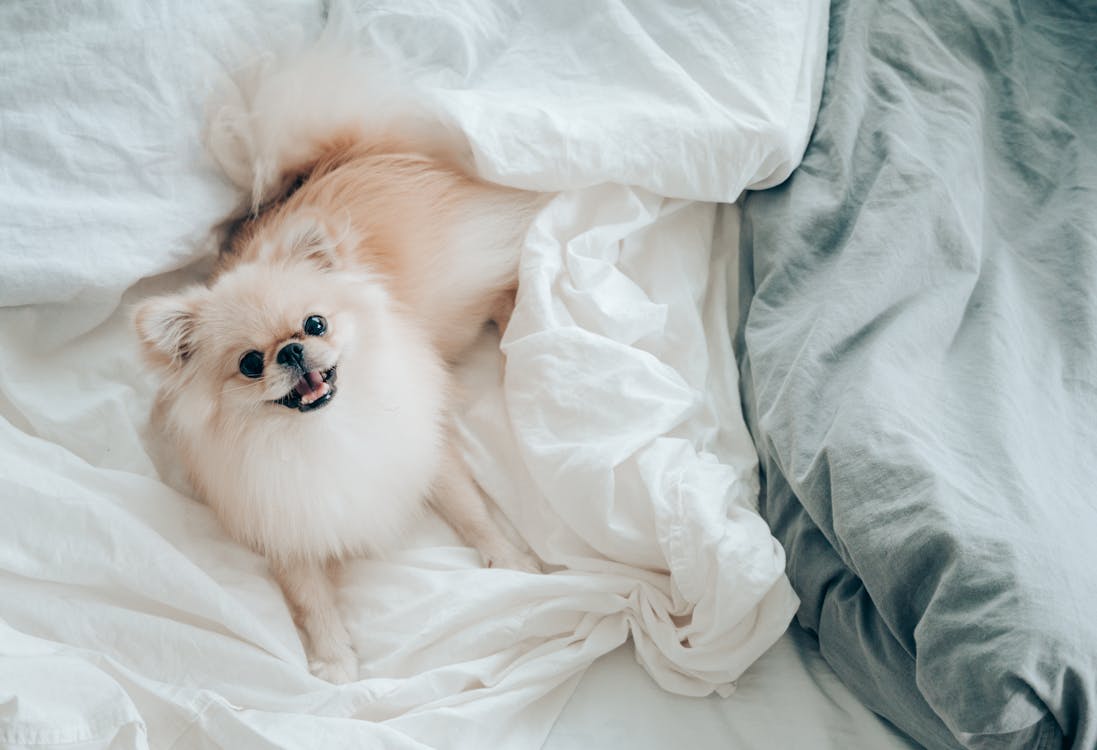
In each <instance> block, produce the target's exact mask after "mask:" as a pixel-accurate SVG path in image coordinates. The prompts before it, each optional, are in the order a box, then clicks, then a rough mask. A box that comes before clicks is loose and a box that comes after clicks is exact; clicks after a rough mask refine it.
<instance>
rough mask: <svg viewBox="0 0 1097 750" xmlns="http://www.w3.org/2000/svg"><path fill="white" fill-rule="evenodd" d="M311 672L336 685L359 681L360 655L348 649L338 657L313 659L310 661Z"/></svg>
mask: <svg viewBox="0 0 1097 750" xmlns="http://www.w3.org/2000/svg"><path fill="white" fill-rule="evenodd" d="M309 671H310V672H312V673H313V674H314V675H316V676H317V677H319V678H320V679H321V680H327V681H328V682H330V683H332V684H334V685H345V684H346V683H348V682H355V681H357V679H358V655H357V654H355V653H354V651H353V650H352V649H350V648H348V649H347V650H346V652H344V653H341V654H339V655H337V656H332V657H329V658H326V659H320V658H313V659H310V660H309Z"/></svg>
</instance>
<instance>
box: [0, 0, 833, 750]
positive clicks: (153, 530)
mask: <svg viewBox="0 0 1097 750" xmlns="http://www.w3.org/2000/svg"><path fill="white" fill-rule="evenodd" d="M354 12H355V18H356V19H358V22H359V23H360V24H361V29H362V31H361V39H362V43H363V44H364V45H366V46H368V47H369V48H370V49H372V50H374V51H375V52H377V53H378V54H381V55H382V56H384V57H386V58H388V59H390V60H392V61H394V62H395V63H397V64H398V65H399V66H400V67H403V68H405V69H409V70H410V71H411V72H412V73H413V74H415V76H416V78H417V79H418V80H419V82H420V83H421V84H422V85H423V86H424V87H425V88H427V89H428V91H429V93H430V94H431V95H432V97H433V99H434V101H435V102H436V103H437V104H438V106H440V107H441V108H443V109H444V110H445V112H446V114H447V115H448V116H449V118H450V119H452V120H453V121H454V122H456V123H458V124H459V125H460V126H461V128H462V129H463V130H464V131H465V132H466V133H467V135H468V136H469V140H470V143H471V144H472V147H473V152H474V155H475V158H476V163H477V166H478V168H479V169H480V170H481V171H482V172H483V174H484V175H486V176H487V177H489V178H491V179H496V180H499V181H503V182H506V183H509V184H512V185H520V186H523V187H533V188H538V189H551V190H553V191H562V192H561V194H560V195H558V196H557V197H556V198H555V199H554V200H553V201H552V202H551V203H550V204H549V205H548V207H547V208H546V209H545V210H544V212H543V213H542V215H541V216H540V217H539V218H538V220H537V222H536V224H535V226H534V227H533V229H532V231H531V233H530V236H529V238H528V242H527V247H526V249H525V254H524V257H523V260H522V269H521V285H522V286H521V293H520V297H519V302H518V307H517V309H516V311H515V315H514V318H513V321H512V323H511V327H510V329H509V330H508V332H507V336H506V338H505V340H504V342H503V348H504V350H505V351H506V355H507V365H506V370H505V377H503V378H502V380H501V381H500V377H499V360H498V354H497V352H496V348H497V342H495V341H491V340H488V339H485V340H484V341H483V342H482V344H481V346H480V347H479V348H478V349H477V350H476V351H475V352H473V354H472V356H471V357H470V360H469V362H468V364H467V366H466V367H465V368H464V370H463V371H462V377H463V379H464V381H465V384H466V388H465V391H466V395H467V401H466V403H465V405H464V406H463V408H462V411H461V418H460V426H461V434H462V438H463V440H464V443H463V444H464V448H465V454H466V457H467V458H468V460H469V462H470V464H471V465H472V467H473V469H474V471H475V473H476V475H477V478H478V479H479V480H480V482H481V483H482V484H483V486H484V487H485V489H486V490H487V492H488V493H489V494H490V495H491V496H492V497H493V498H494V499H495V501H496V502H497V503H498V505H499V506H500V508H501V510H502V512H503V513H504V514H505V515H506V516H507V517H508V518H509V519H510V521H511V523H512V524H513V525H514V526H515V527H516V529H517V530H518V531H519V532H520V534H521V535H522V537H523V538H524V539H525V540H526V541H528V542H529V544H530V545H531V546H532V547H533V548H534V549H535V550H536V552H537V553H538V554H539V555H540V556H541V557H542V558H543V559H545V560H546V561H547V562H548V563H550V564H551V565H552V566H553V570H554V572H552V573H550V574H546V575H542V576H532V575H527V574H522V573H517V572H512V571H506V570H487V569H483V568H481V567H479V564H478V560H477V556H476V554H475V553H474V552H473V551H471V550H469V549H466V548H463V547H461V546H459V544H458V543H457V541H456V538H455V536H454V535H453V533H452V532H451V531H450V530H449V529H448V528H447V527H445V526H444V524H442V523H441V522H440V521H438V520H436V519H430V520H428V521H427V522H425V523H424V525H423V528H421V529H420V530H419V532H418V533H417V535H416V537H415V539H414V540H413V544H412V547H411V548H410V549H408V550H407V551H405V552H402V553H400V554H398V555H394V556H393V557H391V558H390V559H387V560H385V561H369V560H363V561H357V562H355V563H354V564H352V565H351V566H350V567H349V569H348V570H347V572H346V576H345V579H344V581H343V583H342V586H341V588H340V592H341V605H342V609H343V613H344V616H345V618H346V619H347V622H348V624H349V627H350V630H351V632H352V635H353V637H354V639H355V645H356V648H357V649H358V652H359V654H360V655H361V660H362V667H363V674H362V677H363V679H362V680H361V681H359V682H358V683H355V684H352V685H348V686H339V687H336V686H332V685H329V684H327V683H325V682H322V681H320V680H318V679H316V678H314V677H312V676H311V675H310V674H309V673H308V670H307V666H306V662H305V657H304V653H303V650H302V647H301V643H300V639H299V637H298V634H297V632H296V630H295V629H294V627H293V624H292V621H291V619H290V615H289V613H288V611H287V609H286V605H285V603H284V601H283V599H282V596H281V594H280V592H279V590H278V588H277V586H276V585H275V583H274V582H273V580H272V579H271V577H270V576H269V574H268V573H267V571H266V567H265V565H264V562H263V560H262V559H261V558H259V557H257V556H256V555H254V554H252V553H250V552H249V551H248V550H246V549H244V548H242V547H241V546H239V545H237V544H235V543H233V542H232V541H231V540H230V539H229V538H228V537H227V536H226V534H225V533H224V532H223V530H222V529H221V528H220V527H219V526H218V524H217V522H216V520H215V519H214V518H213V516H212V515H211V513H210V512H209V510H208V509H207V508H205V507H204V506H202V505H201V504H199V503H196V502H194V501H193V500H191V499H190V498H188V497H186V496H185V495H183V494H180V493H179V492H177V491H176V490H175V489H173V486H174V483H173V482H172V481H171V478H170V476H169V475H168V473H162V472H161V471H159V470H158V468H157V467H158V466H160V467H161V469H163V464H162V463H161V464H158V463H156V462H154V460H153V458H152V451H151V446H152V445H153V442H152V441H150V439H149V437H150V436H149V435H147V434H146V433H147V420H148V410H149V406H150V403H151V398H152V392H153V387H154V386H153V383H152V382H151V381H150V380H149V378H148V377H147V375H146V374H145V373H143V372H142V371H141V368H140V366H139V364H138V359H137V356H136V351H135V346H134V343H133V341H132V336H131V334H130V332H129V328H128V324H127V311H128V307H129V306H130V305H132V304H133V303H134V302H136V301H137V300H139V299H141V298H142V297H143V296H145V295H148V294H150V293H153V292H156V291H163V290H167V289H173V288H176V287H178V286H180V285H181V284H183V283H185V282H186V281H188V280H192V279H196V278H200V276H201V274H202V273H203V263H204V262H205V261H208V258H209V253H210V245H209V242H208V237H209V230H210V228H211V226H212V225H213V224H214V223H215V222H217V221H218V220H219V219H220V218H221V217H222V216H223V215H224V214H225V213H226V212H227V211H228V209H229V208H231V207H232V206H233V205H234V203H235V202H236V200H237V199H238V196H237V195H236V194H235V193H233V191H232V190H231V189H230V187H229V186H228V185H227V184H226V182H225V181H224V180H223V178H221V176H220V175H218V173H217V171H216V170H215V169H214V167H213V166H212V164H211V163H210V162H209V160H208V159H207V158H206V157H205V156H204V155H203V153H202V151H201V145H200V136H201V125H202V118H203V106H204V102H205V100H206V97H207V95H208V93H209V91H210V87H211V86H212V85H213V84H214V83H215V82H216V81H217V80H218V79H219V77H221V76H223V75H224V74H225V73H226V72H228V71H229V70H231V69H232V67H233V66H234V65H236V64H238V63H240V62H241V61H242V60H243V59H245V56H246V54H247V53H248V52H249V51H254V50H256V49H264V48H269V47H271V46H277V45H278V43H279V41H280V40H282V39H283V38H284V37H285V36H288V35H290V34H291V33H292V34H303V35H304V36H306V37H307V36H309V35H314V34H315V33H317V32H318V31H319V29H320V28H321V25H322V20H321V9H320V7H319V4H318V3H314V2H272V3H264V4H261V5H260V4H254V3H250V2H244V0H229V1H228V2H224V1H219V2H217V3H213V2H209V3H207V2H194V3H186V4H182V3H172V2H167V0H163V1H161V2H133V3H126V2H122V1H121V0H113V1H108V2H96V3H92V2H87V3H80V2H74V3H65V4H59V5H56V4H51V3H18V4H6V5H3V6H0V129H2V130H0V132H2V138H0V148H2V157H3V162H2V163H3V167H2V169H0V305H2V309H0V352H2V354H0V417H2V419H0V618H2V623H0V746H4V747H38V748H41V747H61V746H72V745H73V743H82V744H79V747H81V748H144V747H157V748H159V747H171V746H173V745H174V746H176V747H180V748H183V747H185V748H192V747H193V748H202V747H233V748H266V747H272V748H273V747H347V746H381V747H392V748H421V747H447V748H462V747H467V748H483V747H535V746H538V745H539V744H540V743H541V741H542V740H543V739H544V737H545V735H546V734H547V732H548V730H549V728H550V727H551V725H552V722H553V720H554V719H555V717H556V716H557V715H558V713H559V711H560V709H561V707H562V706H563V704H564V703H565V702H566V701H567V699H568V697H569V695H570V693H571V691H572V689H573V688H574V685H575V682H576V679H577V678H578V676H579V675H581V674H582V672H583V670H584V669H585V668H586V667H587V666H588V665H589V664H590V663H591V662H592V661H593V660H594V659H596V658H597V657H598V656H600V655H602V654H605V653H607V652H609V651H612V650H613V649H615V648H616V647H617V646H619V645H620V644H621V643H623V642H624V641H625V640H626V639H627V638H628V637H629V635H631V636H632V638H633V640H634V642H635V647H636V656H637V659H638V660H639V661H640V662H641V663H642V664H643V666H644V667H645V669H646V670H647V671H648V673H649V674H651V675H652V677H653V678H654V679H655V680H656V681H657V682H658V683H659V684H660V685H661V686H663V687H664V688H666V689H668V690H671V691H674V692H678V693H683V694H687V695H704V694H706V693H709V692H712V691H714V690H715V691H719V692H721V693H727V692H728V691H729V690H730V689H731V687H732V684H733V682H734V681H735V680H736V679H737V678H738V676H739V675H740V674H741V673H742V672H743V671H744V670H745V669H746V668H747V667H748V666H749V665H750V664H751V663H752V662H753V661H754V660H755V659H756V658H757V657H758V656H759V655H760V654H761V653H762V652H763V651H764V650H765V649H766V648H767V647H768V646H769V645H770V644H772V643H773V642H774V641H775V640H776V639H777V638H778V636H779V635H780V634H781V632H782V631H783V630H784V627H785V625H786V624H787V622H788V620H789V618H790V617H791V615H792V612H793V610H794V608H795V598H794V596H793V594H792V592H791V590H790V588H789V586H788V583H787V581H786V580H785V578H784V576H783V572H782V571H783V563H784V558H783V555H782V553H781V550H780V549H779V547H778V546H777V545H776V543H775V542H774V541H773V539H772V538H771V536H770V535H769V533H768V530H767V529H766V527H765V525H764V523H762V521H761V520H760V519H759V517H758V516H757V514H756V513H755V512H754V505H753V503H754V495H755V492H756V490H757V488H756V483H755V479H754V471H755V468H754V467H755V457H754V452H753V449H752V447H751V445H750V441H749V436H748V435H747V432H746V429H745V427H744V425H743V422H742V419H741V416H740V414H739V405H738V389H737V384H736V371H735V366H734V360H733V357H732V353H731V348H730V335H729V330H728V325H729V323H728V317H727V315H728V310H729V309H734V308H735V305H734V299H733V297H732V296H731V295H733V294H734V289H735V286H734V280H733V277H734V272H735V268H736V262H737V261H736V257H735V248H736V240H735V238H736V236H737V233H738V224H737V222H738V213H737V209H736V208H735V207H724V208H721V209H717V208H716V207H715V206H714V205H712V203H710V202H712V201H732V200H734V199H736V197H737V196H738V195H739V194H740V192H741V191H742V190H743V189H745V188H747V187H748V186H765V185H769V184H774V183H776V182H779V181H780V180H782V179H784V177H786V176H787V175H788V173H789V172H790V171H791V170H792V169H793V168H794V167H795V165H796V163H797V162H798V160H799V158H800V154H801V152H802V150H803V148H804V145H805V143H806V140H807V137H808V134H809V132H810V128H811V124H812V118H813V116H814V109H815V105H816V103H817V99H818V93H819V87H820V85H821V72H822V64H823V55H824V51H825V19H826V7H825V5H824V4H821V3H813V2H806V1H802V2H795V3H786V4H782V5H781V7H780V8H770V7H768V6H767V5H764V4H757V5H756V6H748V5H746V4H743V5H738V4H725V3H718V2H711V3H697V4H695V5H694V6H693V7H691V8H690V9H689V10H688V11H687V10H677V11H673V12H672V11H671V10H669V9H665V8H664V4H662V3H659V2H651V3H646V4H644V3H637V4H634V5H630V6H629V7H626V6H624V5H622V4H619V3H615V2H604V3H586V2H578V1H576V2H563V1H562V2H554V3H532V2H531V3H526V4H514V3H510V4H504V3H490V2H487V1H486V0H465V1H464V2H456V3H450V2H446V3H442V2H437V0H434V1H433V2H429V1H427V0H417V1H416V2H404V1H402V2H396V1H395V0H392V1H390V2H371V3H359V4H357V5H356V6H355V8H354ZM693 201H708V203H705V202H693ZM153 277H155V278H153ZM142 279H144V280H142ZM168 464H170V456H169V457H168Z"/></svg>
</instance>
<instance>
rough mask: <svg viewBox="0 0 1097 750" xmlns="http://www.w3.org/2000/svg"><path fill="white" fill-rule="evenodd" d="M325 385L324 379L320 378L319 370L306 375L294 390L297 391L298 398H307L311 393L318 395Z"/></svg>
mask: <svg viewBox="0 0 1097 750" xmlns="http://www.w3.org/2000/svg"><path fill="white" fill-rule="evenodd" d="M323 385H324V378H323V377H321V376H320V372H319V371H318V370H313V371H312V372H310V373H306V374H305V376H304V377H303V378H301V379H300V380H298V381H297V385H296V386H295V387H294V390H295V391H297V395H298V396H307V395H309V394H310V393H316V392H318V391H319V390H320V388H321V387H323Z"/></svg>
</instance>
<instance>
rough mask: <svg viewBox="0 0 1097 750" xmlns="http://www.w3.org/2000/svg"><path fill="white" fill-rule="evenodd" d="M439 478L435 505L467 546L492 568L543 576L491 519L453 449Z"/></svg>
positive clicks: (529, 558)
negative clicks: (476, 551)
mask: <svg viewBox="0 0 1097 750" xmlns="http://www.w3.org/2000/svg"><path fill="white" fill-rule="evenodd" d="M438 474H439V476H438V479H437V481H436V482H435V487H434V492H433V493H432V496H431V502H432V504H433V505H434V507H435V508H436V509H437V510H438V512H439V513H440V514H441V516H442V517H443V518H444V519H446V521H447V522H449V525H450V526H452V527H453V529H454V531H456V532H457V533H458V534H459V535H460V536H461V538H462V539H464V540H465V542H466V543H467V544H470V545H472V546H473V547H475V548H476V549H477V550H479V551H480V556H481V557H482V558H483V559H484V563H485V564H486V565H487V566H488V567H489V568H492V567H500V568H511V569H513V570H524V571H526V572H527V573H540V572H541V566H540V564H539V563H538V562H537V560H536V558H534V557H533V556H532V555H530V554H528V553H527V552H523V551H522V550H520V549H518V547H516V546H515V545H514V544H513V543H512V542H511V541H510V540H509V539H508V538H507V537H506V534H504V533H503V530H502V529H501V528H499V525H498V524H497V523H496V522H495V519H493V518H492V517H491V513H490V512H489V511H488V507H487V505H486V504H485V501H484V497H483V495H482V494H481V493H480V487H479V485H477V484H476V481H475V480H474V479H473V478H472V475H471V474H470V473H469V470H468V467H467V466H465V462H464V461H462V460H461V457H460V456H458V455H457V450H456V449H455V448H454V447H453V446H452V445H450V446H448V447H447V450H446V457H445V460H444V461H443V463H442V468H441V470H440V471H439V473H438Z"/></svg>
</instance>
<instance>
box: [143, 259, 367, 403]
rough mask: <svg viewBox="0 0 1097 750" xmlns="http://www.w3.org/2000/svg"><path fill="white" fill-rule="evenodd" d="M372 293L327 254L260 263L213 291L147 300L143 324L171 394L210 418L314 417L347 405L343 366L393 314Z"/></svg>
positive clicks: (150, 355) (148, 350) (237, 270)
mask: <svg viewBox="0 0 1097 750" xmlns="http://www.w3.org/2000/svg"><path fill="white" fill-rule="evenodd" d="M372 286H374V287H376V286H377V285H376V284H374V285H372ZM370 288H371V284H370V283H369V281H368V280H364V279H362V278H360V277H348V275H347V274H345V273H343V272H341V271H340V270H339V269H338V268H334V267H333V263H332V260H331V258H330V257H326V256H322V255H317V254H311V255H307V254H305V255H302V257H300V258H299V259H297V260H292V261H285V260H279V261H277V262H269V261H268V262H264V261H255V262H249V263H242V264H240V265H238V266H236V267H234V268H233V269H232V270H230V271H228V272H226V273H224V274H223V275H221V276H220V277H219V278H218V279H217V280H216V281H215V282H214V283H213V284H212V286H210V287H208V288H207V287H195V288H193V289H190V290H187V291H185V292H183V293H180V294H176V295H169V296H165V297H159V298H154V299H151V300H148V301H146V302H145V303H144V304H143V305H142V306H141V307H139V308H138V310H137V313H136V318H135V322H136V327H137V331H138V335H139V337H140V339H141V343H142V345H143V349H144V353H145V355H146V359H147V360H148V361H149V362H151V363H152V364H153V365H154V366H156V367H157V368H158V369H159V370H160V371H161V373H162V374H163V375H164V377H165V382H166V384H167V385H168V391H169V392H170V393H173V394H174V395H175V397H176V398H179V399H185V400H186V401H188V402H189V403H190V404H201V408H199V409H198V411H200V412H201V413H203V414H208V415H213V416H216V417H219V418H221V420H224V419H232V418H236V419H237V420H242V419H251V420H255V419H261V418H263V417H264V416H273V415H280V414H287V413H308V412H314V411H316V410H319V409H321V408H338V406H337V405H336V401H337V396H338V388H339V386H338V384H337V379H338V375H339V366H340V364H341V363H342V362H343V360H344V359H345V358H346V357H347V355H348V352H350V351H353V350H355V349H356V348H361V347H360V345H361V344H362V341H363V338H365V339H366V340H368V339H369V337H370V321H371V319H377V318H381V317H383V315H381V314H380V313H381V311H380V310H378V309H376V308H377V307H378V306H380V305H383V300H382V299H379V298H378V294H382V293H381V292H379V291H377V290H376V289H375V290H374V293H373V294H371V289H370ZM367 345H368V344H367ZM219 421H220V420H219Z"/></svg>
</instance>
